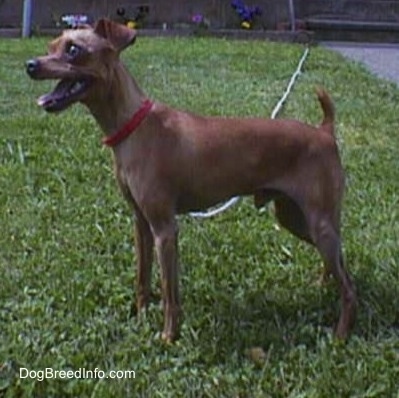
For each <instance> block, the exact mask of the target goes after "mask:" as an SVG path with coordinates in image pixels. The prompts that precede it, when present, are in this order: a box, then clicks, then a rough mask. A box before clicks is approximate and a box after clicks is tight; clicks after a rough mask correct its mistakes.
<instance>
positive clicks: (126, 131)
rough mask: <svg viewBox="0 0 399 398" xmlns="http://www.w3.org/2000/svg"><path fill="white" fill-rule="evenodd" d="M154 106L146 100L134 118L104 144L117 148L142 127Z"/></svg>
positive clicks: (108, 137) (106, 139) (107, 138)
mask: <svg viewBox="0 0 399 398" xmlns="http://www.w3.org/2000/svg"><path fill="white" fill-rule="evenodd" d="M153 105H154V103H153V102H151V101H150V100H149V99H147V100H145V101H144V102H143V104H142V105H141V107H140V109H139V110H138V111H137V112H136V113H135V114H134V115H133V116H132V118H131V119H130V120H129V121H128V122H127V123H126V124H125V125H124V126H122V128H121V129H120V130H118V131H117V132H116V133H113V134H111V135H108V136H107V137H105V138H104V139H103V141H102V142H103V144H104V145H107V146H115V145H117V144H119V143H120V142H121V141H123V140H124V139H125V138H126V137H128V136H129V135H130V134H131V133H133V131H134V130H136V128H137V127H138V126H139V125H140V123H141V122H142V121H143V120H144V118H145V117H146V116H147V115H148V113H149V112H150V110H151V108H152V106H153Z"/></svg>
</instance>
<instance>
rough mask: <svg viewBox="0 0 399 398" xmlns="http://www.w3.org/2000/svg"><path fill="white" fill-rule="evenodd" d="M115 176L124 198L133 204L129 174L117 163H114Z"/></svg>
mask: <svg viewBox="0 0 399 398" xmlns="http://www.w3.org/2000/svg"><path fill="white" fill-rule="evenodd" d="M114 174H115V177H116V181H117V182H118V185H119V188H120V190H121V192H122V195H123V196H124V198H125V199H126V200H127V201H128V202H133V201H134V198H133V194H132V192H131V189H130V187H129V179H128V173H127V172H126V170H124V168H123V167H122V166H121V165H120V164H118V162H117V161H115V162H114Z"/></svg>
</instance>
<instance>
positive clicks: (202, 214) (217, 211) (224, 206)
mask: <svg viewBox="0 0 399 398" xmlns="http://www.w3.org/2000/svg"><path fill="white" fill-rule="evenodd" d="M308 55H309V47H306V49H305V51H304V52H303V55H302V57H301V59H300V60H299V62H298V66H297V68H296V70H295V72H294V74H293V75H292V76H291V79H290V81H289V83H288V86H287V88H286V90H285V92H284V94H283V96H282V97H281V99H280V101H279V102H278V103H277V105H276V106H275V107H274V109H273V112H272V114H271V116H270V118H271V119H275V118H276V116H277V114H278V113H279V112H280V110H281V108H282V107H283V105H284V103H285V101H286V100H287V98H288V96H289V95H290V93H291V91H292V88H293V86H294V84H295V81H296V79H297V78H298V76H299V75H300V74H301V71H302V66H303V64H304V63H305V60H306V58H307V56H308ZM239 199H240V197H239V196H235V197H233V198H231V199H229V200H228V201H227V202H225V203H223V204H222V205H220V206H218V207H215V208H213V209H208V210H207V211H204V212H201V211H199V212H191V213H190V216H191V217H196V218H209V217H213V216H216V215H218V214H220V213H223V212H224V211H225V210H227V209H228V208H230V207H231V206H233V205H235V204H236V203H237V202H238V201H239Z"/></svg>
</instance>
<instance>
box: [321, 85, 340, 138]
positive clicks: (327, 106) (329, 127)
mask: <svg viewBox="0 0 399 398" xmlns="http://www.w3.org/2000/svg"><path fill="white" fill-rule="evenodd" d="M316 93H317V98H318V99H319V102H320V105H321V108H322V109H323V114H324V118H323V121H322V122H321V126H320V127H322V128H323V130H325V131H326V132H328V133H330V134H331V135H334V119H335V108H334V104H333V102H332V100H331V98H330V96H329V95H328V93H327V91H326V90H324V89H323V88H321V87H318V88H317V89H316Z"/></svg>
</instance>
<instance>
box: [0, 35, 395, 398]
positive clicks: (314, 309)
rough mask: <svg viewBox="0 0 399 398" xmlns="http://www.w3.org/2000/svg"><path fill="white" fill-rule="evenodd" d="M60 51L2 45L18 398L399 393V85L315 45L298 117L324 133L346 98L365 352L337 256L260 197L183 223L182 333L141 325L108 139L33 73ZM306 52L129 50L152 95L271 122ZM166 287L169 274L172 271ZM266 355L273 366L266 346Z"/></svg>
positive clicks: (7, 345) (4, 249)
mask: <svg viewBox="0 0 399 398" xmlns="http://www.w3.org/2000/svg"><path fill="white" fill-rule="evenodd" d="M45 48H46V41H45V40H31V41H20V40H2V41H0V56H1V59H2V62H1V63H0V81H1V85H0V225H1V234H0V247H1V249H0V274H1V275H2V277H1V282H0V303H1V304H0V341H1V345H0V396H3V395H4V396H5V397H16V396H24V397H41V396H43V397H44V396H46V397H67V396H70V397H78V396H79V397H109V396H118V397H119V396H120V397H127V396H131V397H151V398H152V397H240V398H242V397H315V398H319V397H326V398H329V397H340V398H341V397H394V398H398V397H399V305H398V297H399V249H398V242H399V225H398V221H399V214H398V209H399V161H398V156H399V155H398V148H399V135H398V131H399V90H398V88H397V87H396V86H394V85H392V84H389V83H387V82H384V81H381V80H378V79H376V78H374V77H373V76H371V75H370V74H369V73H368V72H367V71H366V70H365V69H363V68H362V67H361V66H359V65H356V64H354V63H349V62H347V61H345V60H344V59H343V58H341V57H340V56H338V55H336V54H334V53H331V52H328V51H326V50H323V49H322V48H313V49H312V50H311V54H310V58H309V59H308V60H307V62H306V65H305V72H304V74H302V75H301V77H300V79H299V81H298V83H297V85H296V86H295V89H294V92H293V93H292V95H291V96H290V98H289V100H288V103H287V105H286V107H285V108H284V110H283V112H282V115H281V116H286V117H293V118H298V119H301V120H307V121H309V122H311V123H318V122H319V120H320V118H321V111H320V109H319V106H318V104H317V101H316V97H315V94H314V87H315V86H316V85H319V84H321V85H323V86H325V87H326V88H327V89H328V90H329V91H330V93H331V94H332V96H333V97H334V99H335V102H336V108H337V135H338V140H339V145H340V147H341V153H342V158H343V162H344V165H345V168H346V170H347V175H348V178H347V181H348V189H347V195H346V198H345V203H344V211H343V237H344V248H345V256H346V260H347V266H348V268H349V269H350V271H351V273H352V275H353V277H354V280H355V282H356V285H357V287H358V294H359V299H360V308H359V315H358V321H357V324H356V327H355V330H354V333H353V335H352V337H351V339H350V340H349V341H348V342H347V344H339V343H337V342H336V341H334V340H333V339H332V338H331V326H332V325H333V324H334V322H335V321H336V319H337V314H338V308H339V302H338V294H337V291H336V287H335V284H334V283H333V282H331V283H329V284H328V285H327V286H325V287H322V288H320V287H319V286H318V285H317V283H316V281H317V279H318V277H319V275H320V273H321V264H320V259H319V257H318V255H317V253H315V252H314V251H313V250H312V249H311V248H310V247H308V246H306V245H304V244H302V243H300V242H298V241H297V240H295V239H294V238H292V237H291V236H290V235H289V234H288V233H286V232H284V231H278V230H277V229H276V227H275V224H274V220H273V217H272V216H271V214H269V212H268V211H266V212H262V213H260V214H259V212H257V211H256V210H255V209H254V208H253V206H252V203H251V201H250V200H249V199H248V200H244V201H242V202H241V204H240V205H239V206H238V207H236V208H234V209H233V210H230V211H228V212H226V213H225V214H223V215H221V216H219V217H217V218H214V219H212V220H207V221H198V220H193V219H191V218H189V217H182V218H181V220H180V225H181V234H180V236H181V240H180V258H181V264H182V272H181V289H182V297H183V306H184V323H183V326H182V335H181V338H180V340H179V341H177V342H176V344H174V345H171V346H165V345H164V344H163V343H162V342H161V340H160V338H159V332H160V330H161V327H162V313H161V310H160V308H159V306H158V305H155V304H154V305H153V306H151V307H150V310H149V311H148V313H147V314H146V316H145V317H142V318H140V319H135V318H129V308H130V305H131V301H132V299H133V297H134V294H135V291H134V290H135V289H134V286H135V285H134V284H135V268H134V251H133V249H132V222H131V215H130V211H129V209H128V206H127V205H126V204H125V202H124V201H123V199H122V198H121V196H120V194H119V192H118V189H117V187H116V183H115V179H114V177H113V175H112V162H111V155H110V153H109V150H108V149H106V148H103V147H102V146H101V143H100V137H101V132H100V130H99V128H98V127H97V126H96V125H95V122H94V121H93V120H92V118H91V117H90V115H88V113H87V112H86V111H85V110H84V109H83V107H81V106H75V107H73V108H71V109H69V110H68V111H67V112H65V113H63V114H61V115H58V116H53V115H47V114H45V113H44V112H43V111H42V110H40V109H39V108H37V106H36V105H35V98H36V97H37V96H39V95H40V94H42V93H44V92H45V91H46V90H48V89H49V87H50V86H52V84H51V83H48V82H42V83H37V82H36V83H35V82H32V81H31V80H30V79H28V78H27V76H26V75H25V72H24V67H23V62H24V61H25V60H26V59H27V58H29V57H31V56H34V55H37V54H40V53H43V52H44V51H45ZM302 51H303V49H302V48H301V47H299V46H295V45H288V44H274V43H267V42H265V43H262V42H257V43H255V42H235V41H234V42H233V41H223V40H212V39H140V40H139V41H138V43H137V45H136V46H135V47H134V48H131V49H129V50H127V51H126V53H125V54H124V55H123V58H124V60H125V61H126V62H127V64H128V66H129V68H130V70H131V71H132V72H133V73H134V74H135V76H136V77H137V79H138V81H139V82H140V83H141V84H142V86H143V87H144V88H145V90H146V91H147V93H148V94H149V96H150V97H151V98H154V99H157V100H160V101H163V102H166V103H169V104H170V105H173V106H176V107H180V108H184V109H189V110H192V111H195V112H199V113H204V114H222V115H263V116H267V115H270V113H271V111H272V109H273V107H274V105H275V103H276V102H277V100H278V99H279V97H280V96H281V94H282V92H283V90H284V88H285V86H286V84H287V81H288V79H289V78H290V76H291V74H292V72H293V71H294V69H295V67H296V64H297V62H298V60H299V57H300V56H301V54H302ZM154 290H155V291H156V292H158V293H159V291H160V288H159V272H158V267H154ZM254 347H261V348H262V350H263V351H264V353H265V358H264V360H263V361H256V360H254V358H252V357H251V356H249V355H248V350H251V349H252V348H254ZM20 367H25V368H28V369H30V370H42V369H45V368H46V367H51V368H52V369H55V370H68V369H72V370H76V369H79V368H86V369H87V370H94V369H95V368H99V369H101V370H103V371H108V370H124V369H132V370H134V371H135V375H136V377H135V379H134V380H128V379H122V380H110V379H105V380H100V379H97V380H95V379H86V380H79V379H71V380H62V379H57V380H52V379H45V380H44V381H38V380H34V379H21V378H19V368H20Z"/></svg>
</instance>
